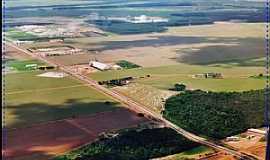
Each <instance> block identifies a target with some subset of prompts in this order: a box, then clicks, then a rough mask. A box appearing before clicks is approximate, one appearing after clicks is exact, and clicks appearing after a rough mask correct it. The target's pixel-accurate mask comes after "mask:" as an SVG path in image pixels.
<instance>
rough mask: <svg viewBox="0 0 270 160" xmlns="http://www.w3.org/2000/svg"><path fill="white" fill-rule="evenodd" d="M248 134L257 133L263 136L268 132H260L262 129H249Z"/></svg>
mask: <svg viewBox="0 0 270 160" xmlns="http://www.w3.org/2000/svg"><path fill="white" fill-rule="evenodd" d="M248 132H253V133H257V134H262V135H266V130H260V129H254V128H251V129H248Z"/></svg>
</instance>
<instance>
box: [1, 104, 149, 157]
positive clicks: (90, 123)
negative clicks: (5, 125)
mask: <svg viewBox="0 0 270 160" xmlns="http://www.w3.org/2000/svg"><path fill="white" fill-rule="evenodd" d="M146 121H147V119H145V118H141V117H138V116H137V115H136V113H134V112H131V111H129V110H126V109H118V110H116V111H110V112H104V113H98V114H96V115H93V116H89V117H83V118H75V119H67V120H62V121H56V122H50V123H47V124H40V125H34V126H32V127H28V128H22V129H12V130H8V131H7V136H6V137H7V143H6V145H5V148H4V150H2V154H3V155H4V157H5V160H15V159H16V160H23V159H25V160H26V159H27V160H31V159H39V160H43V159H44V160H45V159H50V158H52V157H54V156H56V155H59V154H62V153H64V152H67V151H70V150H72V149H74V148H76V147H79V146H81V145H84V144H86V143H89V142H92V141H93V140H95V139H96V138H97V137H98V135H99V134H100V133H102V132H108V131H112V130H119V129H122V128H128V127H132V126H135V125H138V124H140V123H143V122H146ZM37 157H38V158H37Z"/></svg>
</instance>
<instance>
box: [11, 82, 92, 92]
mask: <svg viewBox="0 0 270 160" xmlns="http://www.w3.org/2000/svg"><path fill="white" fill-rule="evenodd" d="M83 86H87V85H85V84H79V85H72V86H65V87H54V88H44V89H33V90H24V91H14V92H7V93H6V95H12V94H22V93H29V92H40V91H51V90H60V89H68V88H76V87H83Z"/></svg>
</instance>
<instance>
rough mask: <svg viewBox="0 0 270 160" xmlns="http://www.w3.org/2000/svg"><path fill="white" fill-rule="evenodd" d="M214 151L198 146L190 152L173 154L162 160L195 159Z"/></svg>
mask: <svg viewBox="0 0 270 160" xmlns="http://www.w3.org/2000/svg"><path fill="white" fill-rule="evenodd" d="M213 152H214V150H213V149H211V148H208V147H205V146H199V147H196V148H193V149H191V150H187V151H184V152H181V153H179V154H174V155H171V156H168V157H164V158H162V160H184V159H197V158H200V156H203V155H206V154H211V153H213Z"/></svg>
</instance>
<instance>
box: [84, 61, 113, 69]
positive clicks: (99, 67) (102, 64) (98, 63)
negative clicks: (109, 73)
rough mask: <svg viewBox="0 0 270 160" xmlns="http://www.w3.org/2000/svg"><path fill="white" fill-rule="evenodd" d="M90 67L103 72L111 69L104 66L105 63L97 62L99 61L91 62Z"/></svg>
mask: <svg viewBox="0 0 270 160" xmlns="http://www.w3.org/2000/svg"><path fill="white" fill-rule="evenodd" d="M89 65H90V66H91V67H94V68H96V69H99V70H102V71H103V70H107V69H110V68H111V67H110V66H109V65H107V64H104V63H100V62H97V61H90V62H89Z"/></svg>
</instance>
